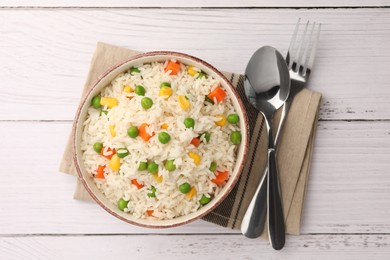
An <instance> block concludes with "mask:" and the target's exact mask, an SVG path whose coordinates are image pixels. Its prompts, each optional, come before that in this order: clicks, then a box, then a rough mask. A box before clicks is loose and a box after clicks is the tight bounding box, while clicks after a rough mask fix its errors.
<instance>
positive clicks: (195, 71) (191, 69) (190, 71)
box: [187, 66, 200, 76]
mask: <svg viewBox="0 0 390 260" xmlns="http://www.w3.org/2000/svg"><path fill="white" fill-rule="evenodd" d="M187 72H188V74H190V75H191V76H195V75H196V74H198V73H199V72H200V71H199V69H198V68H196V67H194V66H189V67H188V70H187Z"/></svg>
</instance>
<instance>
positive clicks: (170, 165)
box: [165, 160, 176, 172]
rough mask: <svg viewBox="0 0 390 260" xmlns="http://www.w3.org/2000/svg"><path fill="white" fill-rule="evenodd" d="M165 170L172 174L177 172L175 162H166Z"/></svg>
mask: <svg viewBox="0 0 390 260" xmlns="http://www.w3.org/2000/svg"><path fill="white" fill-rule="evenodd" d="M165 169H167V170H168V171H170V172H173V171H174V170H176V165H175V160H167V161H166V162H165Z"/></svg>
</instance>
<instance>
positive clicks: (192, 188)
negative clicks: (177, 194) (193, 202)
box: [186, 187, 196, 200]
mask: <svg viewBox="0 0 390 260" xmlns="http://www.w3.org/2000/svg"><path fill="white" fill-rule="evenodd" d="M195 195H196V189H195V187H191V189H190V191H189V192H188V193H187V194H186V197H187V199H189V200H190V199H192V197H194V196H195Z"/></svg>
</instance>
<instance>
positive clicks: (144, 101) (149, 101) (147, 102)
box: [141, 97, 153, 109]
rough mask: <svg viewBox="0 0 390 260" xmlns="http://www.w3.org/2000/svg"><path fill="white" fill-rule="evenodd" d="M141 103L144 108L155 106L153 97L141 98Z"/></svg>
mask: <svg viewBox="0 0 390 260" xmlns="http://www.w3.org/2000/svg"><path fill="white" fill-rule="evenodd" d="M141 105H142V107H143V108H145V109H149V108H151V107H152V106H153V100H152V99H151V98H148V97H144V98H143V99H142V100H141Z"/></svg>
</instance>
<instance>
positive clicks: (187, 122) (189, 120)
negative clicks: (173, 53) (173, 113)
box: [184, 117, 195, 128]
mask: <svg viewBox="0 0 390 260" xmlns="http://www.w3.org/2000/svg"><path fill="white" fill-rule="evenodd" d="M184 125H185V126H186V127H187V128H191V127H192V128H194V126H195V120H194V119H192V118H191V117H187V118H186V119H184Z"/></svg>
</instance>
